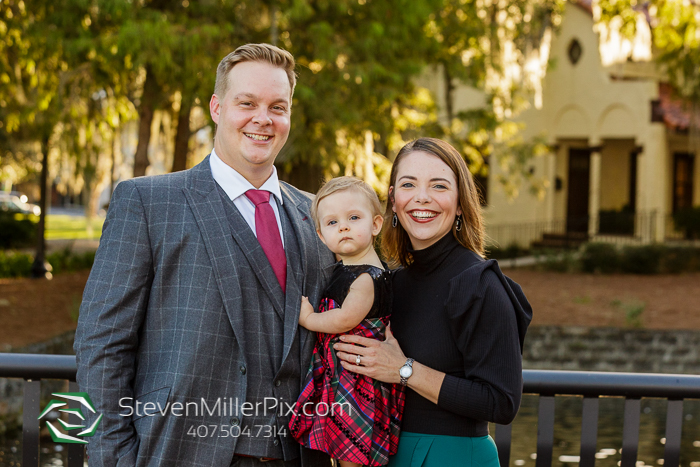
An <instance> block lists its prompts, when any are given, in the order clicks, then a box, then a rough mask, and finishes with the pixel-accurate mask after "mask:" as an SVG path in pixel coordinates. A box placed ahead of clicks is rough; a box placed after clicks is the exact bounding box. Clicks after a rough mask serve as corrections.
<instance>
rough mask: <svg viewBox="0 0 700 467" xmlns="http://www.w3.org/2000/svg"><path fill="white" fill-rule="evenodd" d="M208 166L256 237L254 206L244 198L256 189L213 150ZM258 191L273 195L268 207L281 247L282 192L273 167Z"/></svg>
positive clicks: (282, 236)
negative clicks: (277, 231) (248, 192)
mask: <svg viewBox="0 0 700 467" xmlns="http://www.w3.org/2000/svg"><path fill="white" fill-rule="evenodd" d="M209 165H210V166H211V174H212V176H213V177H214V181H216V183H218V184H219V186H220V187H221V188H223V190H224V191H225V192H226V194H227V195H228V197H229V198H230V199H231V201H233V204H234V205H235V206H236V208H238V211H239V212H240V213H241V215H242V216H243V219H245V221H246V222H247V223H248V225H249V226H250V229H251V230H252V231H253V234H255V236H256V237H257V234H256V233H255V204H253V202H252V201H251V200H249V199H248V197H246V196H245V192H246V191H248V190H257V189H258V188H255V187H254V186H253V185H252V184H251V183H250V182H249V181H248V180H246V179H245V177H243V175H241V174H240V173H238V172H237V171H236V170H235V169H233V167H231V166H230V165H228V164H226V163H225V162H224V161H222V160H221V159H219V156H217V155H216V152H215V151H214V149H213V148H212V150H211V157H210V158H209ZM259 189H260V190H265V191H269V192H270V193H272V194H273V195H274V197H273V196H270V205H271V206H272V210H273V211H275V219H277V227H278V228H279V229H280V238H282V246H284V234H283V233H282V222H281V221H280V211H279V206H278V203H279V205H280V206H281V205H282V203H283V200H282V191H281V190H280V182H279V179H278V178H277V169H276V168H275V166H274V165H273V166H272V175H270V178H268V179H267V180H265V183H263V184H262V186H261V187H260V188H259ZM273 199H276V200H277V203H275V202H274V201H273Z"/></svg>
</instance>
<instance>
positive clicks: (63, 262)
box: [46, 248, 95, 274]
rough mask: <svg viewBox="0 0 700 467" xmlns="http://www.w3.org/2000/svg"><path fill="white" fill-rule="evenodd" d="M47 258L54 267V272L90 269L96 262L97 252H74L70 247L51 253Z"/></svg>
mask: <svg viewBox="0 0 700 467" xmlns="http://www.w3.org/2000/svg"><path fill="white" fill-rule="evenodd" d="M46 260H47V261H48V262H49V263H50V264H51V267H53V273H54V274H60V273H62V272H72V271H81V270H84V269H90V268H91V267H92V263H94V262H95V252H94V251H87V252H85V253H72V252H71V250H70V248H65V249H63V250H61V251H57V252H55V253H51V254H50V255H48V256H47V257H46Z"/></svg>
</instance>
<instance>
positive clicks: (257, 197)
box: [245, 190, 271, 206]
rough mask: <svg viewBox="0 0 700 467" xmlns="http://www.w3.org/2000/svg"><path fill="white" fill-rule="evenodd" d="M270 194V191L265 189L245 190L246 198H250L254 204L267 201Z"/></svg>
mask: <svg viewBox="0 0 700 467" xmlns="http://www.w3.org/2000/svg"><path fill="white" fill-rule="evenodd" d="M270 195H271V193H270V192H269V191H266V190H248V191H246V192H245V196H246V198H248V199H249V200H251V201H252V202H253V204H254V205H256V206H258V205H260V204H263V203H269V202H270Z"/></svg>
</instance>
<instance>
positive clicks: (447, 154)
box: [382, 138, 484, 267]
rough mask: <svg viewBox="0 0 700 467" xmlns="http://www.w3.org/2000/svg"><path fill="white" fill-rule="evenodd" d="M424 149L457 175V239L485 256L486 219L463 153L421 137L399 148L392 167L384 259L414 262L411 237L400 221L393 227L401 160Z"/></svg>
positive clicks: (448, 145) (454, 227) (385, 221)
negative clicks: (460, 216) (395, 196)
mask: <svg viewBox="0 0 700 467" xmlns="http://www.w3.org/2000/svg"><path fill="white" fill-rule="evenodd" d="M416 151H422V152H425V153H428V154H431V155H433V156H435V157H438V158H439V159H440V160H441V161H443V162H444V163H445V164H447V166H448V167H449V168H450V169H452V172H454V174H455V178H457V190H458V195H459V198H458V200H459V201H458V202H459V207H460V209H461V210H462V228H461V229H460V230H459V231H458V230H457V228H456V223H455V224H453V225H452V234H453V235H454V236H455V238H456V239H457V241H458V242H459V243H460V244H461V245H462V246H464V247H465V248H468V249H470V250H472V251H473V252H474V253H476V254H478V255H479V256H481V257H483V256H484V220H483V217H482V214H481V203H480V200H479V193H478V191H477V189H476V185H475V184H474V178H473V177H472V174H471V172H469V169H468V168H467V163H466V162H465V161H464V159H463V158H462V155H461V154H460V153H459V151H457V150H456V149H455V148H454V147H452V145H450V144H449V143H447V142H445V141H443V140H441V139H436V138H418V139H416V140H414V141H411V142H410V143H408V144H406V145H405V146H404V147H403V148H401V150H400V151H399V153H398V155H397V156H396V159H394V164H393V165H392V167H391V177H390V178H389V187H390V188H389V190H390V195H389V197H388V199H387V203H386V210H385V211H384V229H383V230H382V252H383V254H384V256H385V258H387V259H389V260H392V261H396V262H398V263H399V264H401V265H402V266H404V267H405V266H408V265H409V264H411V262H412V261H413V258H412V257H411V253H410V252H409V249H410V248H411V240H410V239H409V237H408V233H407V232H406V230H405V229H404V228H403V226H402V225H401V223H400V222H397V224H396V227H393V226H392V218H393V217H394V211H393V207H394V195H393V190H394V184H395V183H396V174H397V172H398V167H399V165H400V164H401V161H402V160H403V159H404V158H405V157H406V156H407V155H409V154H411V153H413V152H416Z"/></svg>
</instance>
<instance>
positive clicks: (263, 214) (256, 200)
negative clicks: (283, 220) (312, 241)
mask: <svg viewBox="0 0 700 467" xmlns="http://www.w3.org/2000/svg"><path fill="white" fill-rule="evenodd" d="M245 195H246V197H247V198H248V199H249V200H251V201H252V202H253V204H255V235H257V237H258V242H260V246H261V247H262V249H263V251H264V252H265V256H267V260H268V261H270V265H271V266H272V270H273V271H274V272H275V276H277V280H278V281H279V283H280V286H281V287H282V292H285V291H286V288H287V257H286V256H285V255H284V247H283V246H282V238H281V237H280V230H279V227H278V226H277V219H276V218H275V211H273V210H272V206H270V192H269V191H265V190H248V191H246V192H245Z"/></svg>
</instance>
